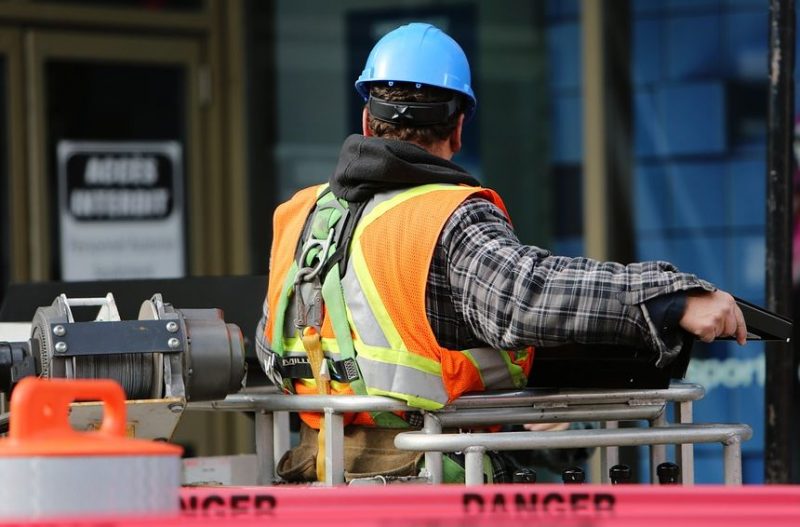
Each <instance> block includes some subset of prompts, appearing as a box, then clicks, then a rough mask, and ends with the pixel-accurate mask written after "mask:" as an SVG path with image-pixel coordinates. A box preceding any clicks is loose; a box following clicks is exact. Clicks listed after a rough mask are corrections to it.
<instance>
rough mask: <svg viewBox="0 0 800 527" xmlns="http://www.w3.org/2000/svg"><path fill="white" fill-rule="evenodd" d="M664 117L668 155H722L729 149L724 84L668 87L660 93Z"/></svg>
mask: <svg viewBox="0 0 800 527" xmlns="http://www.w3.org/2000/svg"><path fill="white" fill-rule="evenodd" d="M656 97H657V104H658V108H659V110H660V112H661V115H663V116H664V121H663V122H664V141H663V144H661V142H659V143H657V144H658V147H659V149H660V148H662V147H663V149H664V152H665V153H667V154H673V155H681V154H710V153H722V152H723V151H724V150H725V146H726V133H725V90H724V88H723V85H722V83H720V82H696V83H686V84H677V85H672V86H665V87H663V88H659V89H657V91H656Z"/></svg>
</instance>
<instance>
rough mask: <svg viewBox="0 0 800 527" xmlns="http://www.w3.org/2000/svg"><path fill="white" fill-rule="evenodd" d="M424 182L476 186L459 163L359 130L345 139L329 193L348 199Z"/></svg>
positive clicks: (358, 200) (359, 198)
mask: <svg viewBox="0 0 800 527" xmlns="http://www.w3.org/2000/svg"><path fill="white" fill-rule="evenodd" d="M428 183H452V184H465V185H471V186H480V182H479V181H478V180H477V179H475V178H473V177H472V176H470V175H469V174H468V173H467V171H466V170H464V169H463V168H461V167H460V166H458V165H456V164H455V163H452V162H450V161H447V160H446V159H443V158H441V157H438V156H436V155H433V154H431V153H430V152H428V151H427V150H425V149H424V148H422V147H419V146H417V145H415V144H413V143H409V142H406V141H397V140H394V139H381V138H378V137H365V136H363V135H359V134H354V135H351V136H349V137H348V138H347V139H346V140H345V142H344V144H343V145H342V150H341V152H340V153H339V162H338V163H337V165H336V170H335V171H334V173H333V175H332V176H331V178H330V188H331V191H332V192H333V194H334V195H335V196H336V197H337V198H343V199H345V200H347V201H350V202H363V201H367V200H368V199H370V198H371V197H372V196H374V195H375V194H377V193H379V192H384V191H389V190H397V189H402V188H408V187H415V186H419V185H425V184H428Z"/></svg>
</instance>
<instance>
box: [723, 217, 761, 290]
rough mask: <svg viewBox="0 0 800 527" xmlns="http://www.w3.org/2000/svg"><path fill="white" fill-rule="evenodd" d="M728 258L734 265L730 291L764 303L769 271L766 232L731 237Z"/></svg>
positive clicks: (732, 265)
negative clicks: (767, 266) (767, 268)
mask: <svg viewBox="0 0 800 527" xmlns="http://www.w3.org/2000/svg"><path fill="white" fill-rule="evenodd" d="M728 260H729V261H730V262H731V267H732V274H731V283H730V285H729V289H730V292H731V293H733V294H735V295H736V296H740V297H742V298H744V299H745V300H748V301H750V302H753V303H756V304H760V305H764V298H765V291H764V288H765V281H766V273H767V270H766V239H765V233H764V232H763V231H762V232H761V233H760V234H752V235H747V234H740V235H736V236H733V237H731V240H730V254H729V256H728Z"/></svg>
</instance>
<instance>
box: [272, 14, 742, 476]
mask: <svg viewBox="0 0 800 527" xmlns="http://www.w3.org/2000/svg"><path fill="white" fill-rule="evenodd" d="M355 88H356V90H357V91H358V93H359V94H360V95H362V96H363V97H364V100H365V101H366V104H365V106H364V108H363V112H362V131H363V135H351V136H350V137H348V138H347V139H346V140H345V142H344V144H343V146H342V149H341V153H340V157H339V161H338V164H337V166H336V169H335V171H334V172H333V175H332V176H331V177H330V180H329V181H328V182H327V183H325V184H321V185H318V186H315V187H311V188H306V189H303V190H301V191H299V192H298V193H297V194H295V195H294V196H293V197H292V198H291V199H290V200H289V201H287V202H286V203H284V204H282V205H281V206H280V207H278V209H277V210H276V212H275V218H274V236H273V245H272V252H271V261H270V262H271V268H270V275H269V287H268V292H267V298H266V300H265V302H264V317H263V319H262V324H261V327H260V329H259V346H258V349H259V356H260V358H261V362H262V366H263V367H264V369H265V371H266V373H267V374H268V376H269V377H270V378H271V379H273V381H274V382H275V383H276V384H278V385H279V386H281V387H283V388H284V389H285V390H286V391H287V392H292V393H298V394H303V393H340V394H348V393H349V394H370V395H385V396H390V397H395V398H398V399H401V400H404V401H406V402H407V403H408V405H409V406H412V407H416V408H421V409H437V408H440V407H442V406H443V405H445V404H447V403H448V402H449V401H452V400H454V399H456V398H458V397H459V396H460V395H462V394H463V393H466V392H476V391H482V390H486V389H501V388H515V387H523V386H525V384H526V380H527V377H528V374H529V373H530V371H531V366H532V364H533V369H534V371H535V363H533V347H534V346H547V345H558V344H563V343H567V342H577V343H588V344H592V343H596V344H619V345H635V346H640V347H643V348H647V349H649V350H651V351H652V353H653V355H654V357H655V360H656V364H657V366H660V367H663V366H665V365H667V364H668V363H669V362H670V361H671V360H672V359H674V357H675V356H676V355H677V353H678V351H679V349H680V347H681V344H682V341H683V337H684V334H685V332H688V333H690V334H693V335H696V336H697V337H698V338H700V339H701V340H703V341H706V342H710V341H713V340H714V339H715V338H717V337H721V336H733V337H735V338H736V340H738V341H739V343H740V344H743V343H744V341H745V339H746V334H747V332H746V328H745V323H744V319H743V316H742V313H741V311H740V310H739V309H738V307H737V305H736V303H735V302H734V300H733V298H732V297H731V296H730V295H729V294H727V293H724V292H722V291H719V290H717V289H715V288H714V287H713V286H712V285H711V284H709V283H708V282H705V281H703V280H701V279H699V278H697V277H696V276H694V275H691V274H686V273H681V272H678V270H677V269H676V268H675V267H674V266H672V265H671V264H669V263H666V262H643V263H634V264H630V265H627V266H626V265H621V264H619V263H613V262H599V261H595V260H591V259H587V258H567V257H559V256H554V255H552V254H551V253H550V252H548V251H546V250H544V249H541V248H539V247H534V246H528V245H523V244H521V243H520V242H519V241H518V239H517V237H516V236H515V234H514V230H513V228H512V226H511V222H510V220H509V218H508V214H507V212H506V209H505V207H504V206H503V202H502V200H501V198H500V196H498V195H497V194H496V193H495V192H493V191H492V190H489V189H485V188H481V186H480V184H479V182H478V181H477V180H476V179H474V178H473V177H472V176H471V175H470V174H468V173H467V172H466V171H465V170H464V169H462V168H461V167H459V166H458V165H456V164H454V163H452V162H451V161H450V160H451V158H452V157H453V155H454V154H455V153H457V152H458V151H459V150H460V149H461V137H462V130H463V128H464V126H465V125H466V123H467V122H468V121H469V119H470V117H471V116H472V115H473V114H474V112H475V108H476V105H477V99H476V96H475V94H474V92H473V89H472V86H471V79H470V68H469V64H468V61H467V58H466V56H465V55H464V52H463V51H462V49H461V48H460V47H459V45H458V44H457V43H456V42H455V41H454V40H453V39H452V38H450V37H449V36H448V35H446V34H445V33H444V32H442V31H441V30H440V29H438V28H436V27H434V26H432V25H429V24H421V23H413V24H409V25H405V26H402V27H400V28H397V29H395V30H394V31H392V32H390V33H388V34H387V35H386V36H384V37H383V38H382V39H381V40H380V41H379V42H378V43H377V44H376V45H375V47H374V48H373V49H372V52H371V53H370V55H369V57H368V58H367V62H366V65H365V67H364V70H363V72H362V73H361V75H360V77H359V78H358V80H357V81H356V83H355ZM417 418H418V416H417V415H415V414H414V413H409V414H405V415H396V414H394V413H386V412H383V413H381V412H378V413H373V414H358V415H352V416H349V417H348V420H347V422H348V423H350V425H351V426H348V427H347V429H346V430H347V432H346V433H347V440H349V441H350V443H349V444H348V446H346V455H345V457H346V459H345V464H346V470H347V471H348V473H347V474H348V477H356V476H358V475H371V474H384V475H386V474H392V475H414V474H415V473H416V471H417V469H418V463H417V462H418V460H419V455H415V454H414V453H405V452H400V451H397V450H395V449H394V447H393V444H392V438H393V437H394V434H396V433H397V432H398V431H402V430H403V429H405V428H407V427H408V426H415V425H417V424H418V422H416V419H417ZM302 419H303V423H304V426H303V427H302V429H301V445H300V446H299V447H297V448H296V449H294V450H292V451H291V452H290V453H289V454H288V455H287V456H285V457H284V459H283V460H282V461H281V463H280V466H279V473H281V475H283V476H284V477H285V478H287V479H294V480H313V479H316V478H317V477H320V475H321V474H320V470H322V469H321V468H320V463H319V461H320V457H321V456H317V447H318V444H317V441H319V438H318V437H317V432H316V430H318V429H319V427H320V419H319V416H318V415H314V414H306V415H302ZM535 428H536V429H542V428H545V429H546V428H556V425H553V426H552V427H548V425H543V426H538V427H535ZM323 435H324V434H319V436H320V437H321V436H323ZM346 442H347V441H346ZM409 456H410V457H409Z"/></svg>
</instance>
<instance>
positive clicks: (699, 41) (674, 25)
mask: <svg viewBox="0 0 800 527" xmlns="http://www.w3.org/2000/svg"><path fill="white" fill-rule="evenodd" d="M721 40H722V39H721V34H720V17H719V16H718V15H710V16H685V17H673V18H669V19H668V21H667V71H668V74H669V77H670V78H671V79H690V78H707V77H713V76H716V75H718V74H720V73H721V69H722V68H721V65H720V63H721V61H720V57H721V56H722V50H721V49H720V48H721V45H722V41H721Z"/></svg>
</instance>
